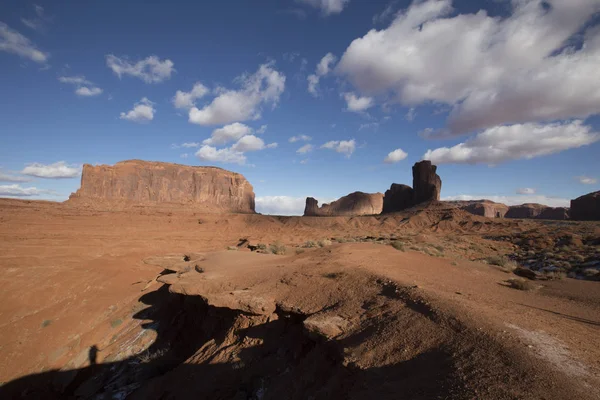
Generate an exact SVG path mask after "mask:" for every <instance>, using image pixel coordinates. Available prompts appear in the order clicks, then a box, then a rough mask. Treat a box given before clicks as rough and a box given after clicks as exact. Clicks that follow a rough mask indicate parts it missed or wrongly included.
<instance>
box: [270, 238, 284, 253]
mask: <svg viewBox="0 0 600 400" xmlns="http://www.w3.org/2000/svg"><path fill="white" fill-rule="evenodd" d="M269 250H270V251H271V253H273V254H277V255H278V256H282V255H284V254H285V252H286V250H287V249H286V247H285V245H284V244H283V243H281V242H280V241H277V242H275V243H271V245H270V246H269Z"/></svg>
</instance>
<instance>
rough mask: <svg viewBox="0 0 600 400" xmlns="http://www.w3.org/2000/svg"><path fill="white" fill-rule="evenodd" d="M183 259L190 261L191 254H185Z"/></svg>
mask: <svg viewBox="0 0 600 400" xmlns="http://www.w3.org/2000/svg"><path fill="white" fill-rule="evenodd" d="M183 261H185V262H188V261H190V256H188V255H187V254H185V255H184V256H183Z"/></svg>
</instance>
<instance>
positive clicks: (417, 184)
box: [412, 160, 442, 204]
mask: <svg viewBox="0 0 600 400" xmlns="http://www.w3.org/2000/svg"><path fill="white" fill-rule="evenodd" d="M436 171H437V166H435V165H432V164H431V161H429V160H424V161H420V162H418V163H415V165H414V166H413V168H412V172H413V190H414V199H413V203H414V204H419V203H424V202H427V201H432V200H433V201H439V199H440V193H441V191H442V179H441V178H440V176H439V175H438V174H437V173H436Z"/></svg>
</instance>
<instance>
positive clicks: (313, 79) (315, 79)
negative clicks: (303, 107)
mask: <svg viewBox="0 0 600 400" xmlns="http://www.w3.org/2000/svg"><path fill="white" fill-rule="evenodd" d="M336 61H337V57H336V56H335V55H333V54H332V53H327V54H325V56H324V57H323V58H322V59H321V61H319V63H318V64H317V68H316V70H315V73H314V74H311V75H309V76H308V78H306V79H307V81H308V92H309V93H310V94H312V95H313V96H315V97H318V96H319V81H320V80H321V78H322V77H324V76H326V75H328V74H329V73H330V72H331V68H332V67H333V65H334V64H335V63H336Z"/></svg>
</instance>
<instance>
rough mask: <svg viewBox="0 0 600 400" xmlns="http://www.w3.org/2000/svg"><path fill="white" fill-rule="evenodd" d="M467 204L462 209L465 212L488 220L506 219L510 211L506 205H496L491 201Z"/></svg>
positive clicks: (477, 201)
mask: <svg viewBox="0 0 600 400" xmlns="http://www.w3.org/2000/svg"><path fill="white" fill-rule="evenodd" d="M466 203H467V204H465V205H464V206H462V207H461V208H462V209H463V210H465V211H468V212H470V213H471V214H474V215H480V216H482V217H488V218H504V216H505V215H506V213H507V212H508V209H509V207H508V206H507V205H506V204H502V203H495V202H493V201H490V200H476V201H469V202H466Z"/></svg>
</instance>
